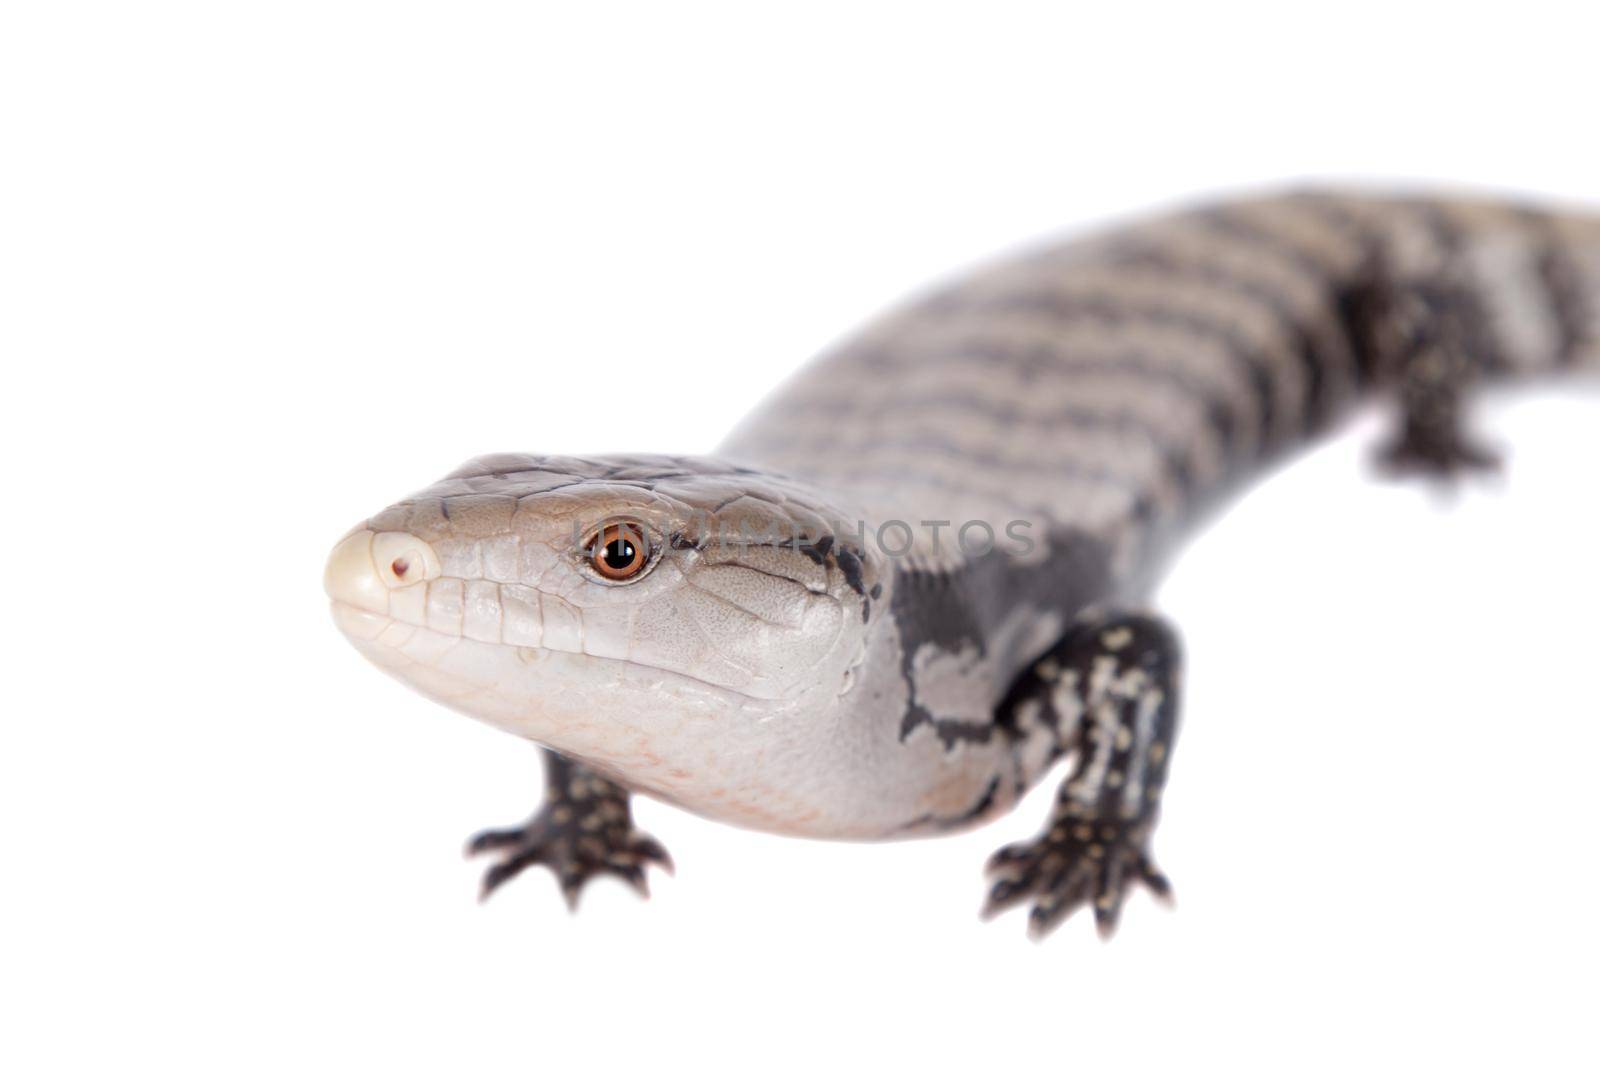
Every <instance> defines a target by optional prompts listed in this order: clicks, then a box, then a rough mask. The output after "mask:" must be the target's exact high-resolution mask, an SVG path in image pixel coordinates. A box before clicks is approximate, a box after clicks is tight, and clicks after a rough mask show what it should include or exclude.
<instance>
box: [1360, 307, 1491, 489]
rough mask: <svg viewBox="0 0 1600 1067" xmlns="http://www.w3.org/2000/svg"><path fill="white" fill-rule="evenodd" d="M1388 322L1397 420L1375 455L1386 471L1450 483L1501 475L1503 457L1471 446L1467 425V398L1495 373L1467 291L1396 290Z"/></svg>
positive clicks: (1479, 316) (1482, 328) (1475, 444)
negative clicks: (1480, 474) (1466, 475)
mask: <svg viewBox="0 0 1600 1067" xmlns="http://www.w3.org/2000/svg"><path fill="white" fill-rule="evenodd" d="M1388 317H1389V323H1388V325H1387V329H1386V333H1387V334H1388V337H1387V343H1388V344H1390V345H1393V346H1394V351H1395V353H1396V355H1395V357H1393V362H1395V363H1396V364H1397V366H1396V367H1395V368H1394V371H1393V374H1394V378H1395V381H1396V393H1397V396H1398V399H1399V405H1400V418H1399V425H1398V426H1397V428H1396V431H1395V434H1394V436H1393V437H1392V438H1391V440H1389V441H1388V442H1387V443H1386V444H1385V445H1384V446H1383V447H1382V448H1381V449H1380V451H1379V461H1380V463H1381V464H1382V466H1383V467H1384V469H1385V470H1386V471H1388V472H1390V473H1393V474H1411V473H1415V474H1422V475H1425V476H1432V477H1443V478H1451V477H1454V476H1456V475H1459V474H1461V473H1463V472H1466V471H1471V470H1493V469H1495V468H1497V467H1499V465H1500V457H1499V456H1498V455H1497V454H1496V452H1495V451H1494V450H1493V449H1492V448H1489V447H1487V446H1485V445H1483V444H1481V443H1478V442H1475V441H1473V440H1472V439H1471V436H1470V431H1469V427H1468V424H1467V412H1466V406H1467V403H1468V401H1469V400H1470V398H1471V394H1472V391H1473V389H1474V388H1475V387H1476V386H1477V385H1478V383H1479V382H1480V381H1481V380H1483V379H1484V378H1485V377H1487V376H1488V374H1489V373H1490V372H1491V370H1492V369H1493V356H1492V353H1490V352H1488V351H1486V350H1485V348H1484V345H1483V341H1482V338H1483V336H1484V335H1485V333H1486V327H1485V326H1484V323H1483V321H1482V318H1483V316H1482V313H1481V311H1480V309H1478V308H1477V307H1476V305H1475V304H1474V301H1473V297H1472V295H1471V292H1470V290H1468V289H1466V288H1465V287H1463V286H1457V285H1451V284H1440V285H1431V286H1412V287H1410V288H1405V289H1400V290H1397V291H1394V292H1392V293H1391V294H1390V297H1389V316H1388Z"/></svg>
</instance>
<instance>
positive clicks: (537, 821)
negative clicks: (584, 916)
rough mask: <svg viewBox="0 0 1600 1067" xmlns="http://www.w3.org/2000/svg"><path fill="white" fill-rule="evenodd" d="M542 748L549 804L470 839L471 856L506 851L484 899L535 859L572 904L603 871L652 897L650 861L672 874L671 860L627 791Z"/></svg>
mask: <svg viewBox="0 0 1600 1067" xmlns="http://www.w3.org/2000/svg"><path fill="white" fill-rule="evenodd" d="M541 751H542V753H543V755H544V777H545V802H544V805H543V806H542V807H540V808H539V810H538V811H537V812H535V813H534V815H533V817H532V818H531V819H529V820H528V821H527V822H526V823H524V824H523V825H522V826H518V827H515V828H513V829H508V830H485V831H484V832H483V833H481V834H479V835H477V836H476V837H474V838H473V839H472V840H471V841H470V842H468V844H467V854H468V855H478V854H480V853H485V852H492V853H499V854H500V856H501V858H500V859H499V860H498V862H496V863H495V864H494V865H493V866H491V867H490V868H489V869H488V870H487V871H485V872H484V875H483V891H482V894H481V898H482V899H487V898H488V896H489V894H491V893H493V892H494V891H495V890H496V889H498V888H499V887H500V886H502V885H504V884H505V883H506V882H508V881H510V880H511V879H512V878H515V877H516V876H517V875H518V874H520V873H522V872H523V871H524V870H526V869H527V868H528V867H531V866H534V865H535V864H539V865H542V866H545V867H549V868H550V869H551V870H552V871H554V872H555V876H556V880H557V882H558V883H559V884H560V886H561V893H562V895H563V896H564V897H566V900H567V907H569V908H576V907H577V905H578V895H579V894H580V893H581V892H582V890H583V886H584V884H585V883H586V882H588V881H589V879H591V878H593V877H594V876H595V875H598V874H611V875H615V876H616V877H618V878H621V879H622V880H623V881H625V882H627V883H628V884H629V885H631V886H633V887H634V888H635V889H637V890H638V891H639V892H640V894H641V895H644V896H648V895H649V890H648V886H647V884H646V880H645V870H644V868H645V864H647V863H656V864H659V865H660V866H661V867H663V868H665V869H666V870H667V871H668V872H670V871H671V870H672V859H671V857H669V856H668V855H667V850H666V849H664V848H662V847H661V844H660V843H659V842H658V841H656V839H655V838H653V837H651V836H649V835H648V834H644V833H641V832H640V831H638V830H636V829H634V826H633V814H632V812H631V810H630V809H631V798H630V797H629V795H628V791H627V790H626V789H624V788H623V787H622V786H620V785H618V784H617V783H615V782H613V781H611V780H610V779H609V778H606V777H604V776H602V775H600V774H599V773H597V772H596V771H594V770H592V769H591V768H589V767H587V766H585V765H584V764H582V763H579V762H577V761H575V760H570V759H568V758H566V757H565V756H562V755H559V754H557V753H555V752H552V751H550V750H549V749H542V750H541Z"/></svg>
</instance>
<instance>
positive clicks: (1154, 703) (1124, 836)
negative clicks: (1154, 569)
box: [984, 612, 1180, 937]
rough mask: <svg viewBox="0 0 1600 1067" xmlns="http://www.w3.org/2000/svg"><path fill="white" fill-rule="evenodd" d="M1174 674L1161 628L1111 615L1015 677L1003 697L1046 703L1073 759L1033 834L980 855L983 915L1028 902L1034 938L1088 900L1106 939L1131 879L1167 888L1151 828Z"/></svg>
mask: <svg viewBox="0 0 1600 1067" xmlns="http://www.w3.org/2000/svg"><path fill="white" fill-rule="evenodd" d="M1179 673H1180V651H1179V646H1178V640H1177V636H1176V634H1174V632H1173V631H1172V630H1171V628H1170V627H1168V626H1167V625H1166V624H1165V623H1163V622H1162V621H1161V620H1159V619H1156V618H1153V617H1151V616H1149V615H1144V614H1138V613H1132V612H1114V613H1102V614H1095V615H1090V616H1086V617H1084V618H1083V619H1081V620H1080V621H1079V622H1078V623H1077V624H1076V625H1075V626H1074V627H1073V628H1072V629H1071V630H1070V631H1069V632H1068V633H1067V634H1066V636H1064V637H1063V638H1062V639H1061V640H1060V641H1059V642H1058V643H1057V644H1056V645H1055V647H1053V648H1052V649H1051V650H1050V651H1049V652H1047V653H1045V654H1044V655H1043V656H1041V657H1040V658H1039V659H1038V660H1037V661H1036V662H1035V663H1034V665H1033V666H1032V667H1031V668H1030V669H1029V670H1028V672H1027V673H1026V674H1025V675H1024V676H1023V677H1022V678H1020V679H1018V681H1017V683H1016V684H1015V685H1014V686H1013V687H1012V690H1011V692H1010V694H1009V695H1008V696H1007V700H1008V701H1013V702H1016V703H1017V704H1018V705H1021V704H1031V705H1032V707H1033V709H1035V713H1037V709H1040V708H1043V709H1046V717H1047V718H1048V720H1049V721H1050V722H1051V723H1053V724H1054V726H1055V728H1056V729H1057V731H1058V736H1059V738H1060V743H1061V746H1062V748H1063V750H1064V751H1066V752H1069V753H1070V754H1071V755H1072V757H1073V761H1074V763H1073V767H1072V770H1071V772H1070V773H1069V775H1068V777H1067V779H1066V781H1065V782H1063V783H1062V785H1061V788H1060V790H1059V791H1058V792H1057V794H1056V802H1055V807H1054V809H1053V810H1052V812H1051V816H1050V823H1049V825H1048V826H1046V827H1045V831H1044V833H1042V834H1040V835H1039V836H1038V837H1036V838H1034V839H1033V840H1032V841H1028V842H1025V843H1022V844H1017V845H1012V846H1010V847H1008V848H1003V849H1001V850H1000V851H999V852H997V853H995V855H994V857H993V859H991V860H990V862H989V870H990V873H991V874H993V875H994V876H995V880H994V882H993V884H992V885H991V887H990V890H989V896H988V902H987V904H986V905H985V908H984V912H985V916H986V917H987V916H989V915H993V914H995V913H997V912H999V911H1002V910H1004V909H1006V908H1008V907H1011V906H1013V905H1016V904H1020V903H1023V902H1024V901H1032V902H1033V910H1032V913H1031V915H1030V916H1029V921H1028V930H1029V933H1030V934H1031V935H1032V936H1034V937H1043V936H1044V935H1046V934H1048V933H1049V932H1050V931H1052V930H1054V929H1055V928H1056V927H1057V926H1058V925H1060V924H1061V923H1062V922H1063V921H1064V920H1065V919H1066V918H1067V917H1068V916H1070V915H1071V914H1072V913H1073V912H1074V911H1076V910H1077V909H1078V908H1079V907H1080V906H1082V905H1084V904H1089V905H1091V906H1092V907H1093V909H1094V916H1095V924H1096V926H1097V927H1098V928H1099V930H1100V933H1101V936H1104V937H1109V936H1110V935H1111V933H1112V932H1113V931H1114V930H1115V928H1116V924H1117V918H1118V916H1119V914H1120V913H1121V910H1122V904H1123V901H1124V899H1125V898H1126V896H1127V894H1128V891H1129V889H1130V888H1132V886H1134V885H1135V884H1137V883H1143V884H1144V885H1145V886H1147V887H1148V888H1149V889H1150V890H1152V891H1153V892H1154V893H1156V894H1157V895H1158V896H1161V897H1167V896H1169V895H1170V893H1171V886H1170V885H1169V883H1168V882H1167V879H1166V877H1165V876H1164V875H1162V874H1161V872H1160V871H1159V870H1157V868H1156V866H1155V863H1154V862H1153V861H1152V860H1151V858H1150V835H1151V831H1152V830H1153V829H1154V827H1155V822H1156V815H1157V812H1158V811H1159V809H1160V806H1161V790H1162V788H1163V786H1164V785H1165V783H1166V778H1167V767H1168V765H1169V763H1170V761H1171V757H1172V745H1173V739H1174V737H1175V735H1176V732H1177V725H1178V703H1179V692H1178V688H1179ZM1004 711H1005V709H1003V713H1004Z"/></svg>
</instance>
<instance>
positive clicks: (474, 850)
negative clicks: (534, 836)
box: [465, 830, 523, 856]
mask: <svg viewBox="0 0 1600 1067" xmlns="http://www.w3.org/2000/svg"><path fill="white" fill-rule="evenodd" d="M522 834H523V831H522V830H485V831H483V833H481V834H477V835H475V836H474V837H473V838H472V839H471V840H470V841H468V842H467V846H466V849H465V852H466V855H468V856H477V855H480V854H482V853H484V852H492V851H494V850H495V849H501V848H510V847H511V846H512V845H515V844H518V843H519V842H520V841H521V840H522Z"/></svg>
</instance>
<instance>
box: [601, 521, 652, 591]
mask: <svg viewBox="0 0 1600 1067" xmlns="http://www.w3.org/2000/svg"><path fill="white" fill-rule="evenodd" d="M585 554H586V555H587V557H588V560H589V566H590V567H591V568H592V569H593V570H594V572H595V573H596V574H598V575H599V576H600V577H602V578H605V579H607V580H608V581H613V582H625V581H627V580H628V579H629V578H632V577H635V576H636V575H637V574H638V573H639V572H640V571H642V570H643V569H644V565H645V564H646V563H648V562H649V561H650V539H649V538H648V537H647V536H646V535H645V532H644V530H643V529H642V528H641V527H639V526H637V525H635V524H633V523H631V522H628V523H616V524H614V525H611V526H606V527H604V528H602V529H601V531H600V532H599V533H597V534H595V535H594V538H593V539H592V540H591V541H590V542H589V547H588V548H587V549H586V550H585Z"/></svg>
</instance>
